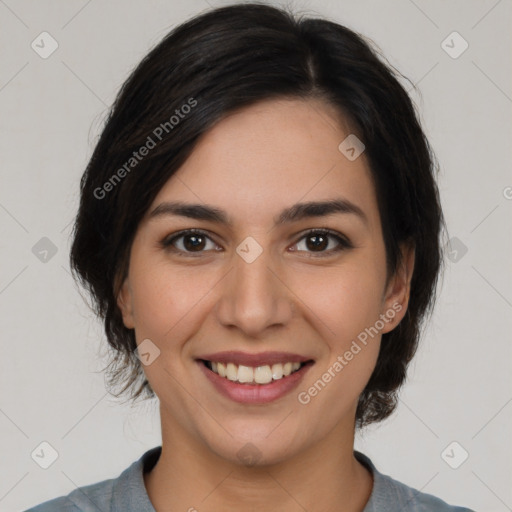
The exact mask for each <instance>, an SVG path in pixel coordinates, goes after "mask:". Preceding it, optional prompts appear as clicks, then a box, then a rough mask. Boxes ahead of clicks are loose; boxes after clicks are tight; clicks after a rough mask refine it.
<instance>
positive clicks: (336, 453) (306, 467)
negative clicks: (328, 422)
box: [144, 416, 373, 512]
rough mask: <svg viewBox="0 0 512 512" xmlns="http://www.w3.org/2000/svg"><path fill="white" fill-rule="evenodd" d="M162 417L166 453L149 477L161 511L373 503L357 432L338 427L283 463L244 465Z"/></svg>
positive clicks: (345, 507)
mask: <svg viewBox="0 0 512 512" xmlns="http://www.w3.org/2000/svg"><path fill="white" fill-rule="evenodd" d="M163 418H164V416H162V453H161V455H160V458H159V459H158V462H157V463H156V465H155V467H154V468H153V469H152V470H151V471H150V472H149V473H145V474H144V483H145V486H146V490H147V492H148V496H149V498H150V500H151V502H152V504H153V507H154V508H155V510H156V511H157V512H163V511H166V512H175V511H184V510H186V511H190V512H194V511H195V510H197V511H199V510H200V511H201V512H210V511H212V512H213V511H216V510H240V505H241V504H243V505H244V507H251V508H249V509H248V510H252V509H253V510H258V512H274V511H275V510H286V511H289V512H299V511H300V512H303V511H304V510H311V511H313V510H322V511H325V512H331V511H332V512H334V511H336V512H362V511H363V509H364V507H365V505H366V503H367V501H368V500H369V498H370V494H371V490H372V486H373V482H372V476H371V473H370V471H369V470H368V469H367V468H365V467H364V466H363V465H362V464H361V463H360V462H358V461H357V460H356V458H355V457H354V452H353V443H354V430H353V428H352V430H351V431H348V432H347V429H346V428H342V427H343V426H339V427H336V428H335V429H333V431H332V432H331V433H330V434H329V436H327V437H326V438H324V439H323V440H322V441H321V442H320V443H317V444H315V445H314V446H311V447H309V448H308V449H306V450H304V451H303V452H301V453H300V454H297V455H295V456H294V457H292V458H289V459H286V460H285V461H283V462H279V463H275V464H269V465H265V466H259V465H254V466H243V465H240V464H236V463H233V462H232V461H229V460H226V459H224V458H222V457H220V456H218V455H217V454H216V453H213V452H212V451H211V450H209V449H208V448H207V447H206V446H205V445H202V446H199V443H198V441H197V439H194V438H193V437H192V436H190V434H189V433H188V432H186V431H184V430H183V429H182V428H180V426H179V425H178V424H177V423H175V422H172V424H167V423H166V422H164V420H163Z"/></svg>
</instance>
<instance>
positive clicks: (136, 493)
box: [25, 446, 474, 512]
mask: <svg viewBox="0 0 512 512" xmlns="http://www.w3.org/2000/svg"><path fill="white" fill-rule="evenodd" d="M161 451H162V447H161V446H157V447H155V448H152V449H151V450H148V451H147V452H146V453H144V454H143V455H142V456H141V458H140V459H138V460H136V461H135V462H134V463H133V464H132V465H131V466H130V467H128V468H126V469H125V470H124V471H123V472H122V473H121V474H120V475H119V477H117V478H111V479H109V480H103V481H101V482H97V483H95V484H91V485H86V486H83V487H79V488H78V489H75V490H74V491H72V492H70V493H69V494H68V495H67V496H61V497H59V498H54V499H52V500H49V501H45V502H44V503H41V504H40V505H38V506H36V507H33V508H30V509H28V510H26V511H25V512H79V511H81V512H130V511H133V512H155V509H154V508H153V505H152V504H151V501H150V500H149V497H148V494H147V492H146V488H145V487H144V478H143V474H144V473H145V472H147V471H150V470H151V469H152V468H153V467H154V465H155V464H156V462H157V461H158V458H159V457H160V453H161ZM354 455H355V457H356V458H357V460H358V461H359V462H361V463H362V464H364V465H365V466H366V467H367V468H368V469H369V470H370V471H371V472H372V474H373V489H372V493H371V496H370V499H369V501H368V503H367V504H366V507H365V508H364V511H363V512H474V511H473V510H470V509H469V508H464V507H454V506H451V505H448V504H447V503H446V502H444V501H442V500H441V499H439V498H436V497H435V496H432V495H431V494H426V493H423V492H420V491H417V490H416V489H413V488H412V487H408V486H407V485H405V484H402V483H401V482H398V481H397V480H394V479H393V478H391V477H389V476H387V475H384V474H382V473H379V471H377V469H376V468H375V466H374V465H373V463H372V461H371V460H370V459H369V458H368V457H367V456H366V455H364V454H362V453H360V452H358V451H354ZM192 510H193V508H192Z"/></svg>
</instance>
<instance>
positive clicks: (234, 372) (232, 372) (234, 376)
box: [226, 363, 238, 380]
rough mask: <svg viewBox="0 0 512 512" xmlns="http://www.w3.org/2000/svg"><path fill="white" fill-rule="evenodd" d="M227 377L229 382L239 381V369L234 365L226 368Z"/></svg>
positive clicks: (229, 364) (230, 364) (231, 364)
mask: <svg viewBox="0 0 512 512" xmlns="http://www.w3.org/2000/svg"><path fill="white" fill-rule="evenodd" d="M226 377H227V378H228V379H229V380H238V368H237V367H236V366H235V365H234V364H233V363H228V365H227V366H226Z"/></svg>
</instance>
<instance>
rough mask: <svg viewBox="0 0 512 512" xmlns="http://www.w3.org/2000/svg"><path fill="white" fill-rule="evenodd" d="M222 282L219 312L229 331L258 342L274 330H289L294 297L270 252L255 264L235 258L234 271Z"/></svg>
mask: <svg viewBox="0 0 512 512" xmlns="http://www.w3.org/2000/svg"><path fill="white" fill-rule="evenodd" d="M222 282H223V284H222V287H223V288H222V290H221V296H220V298H219V301H218V304H217V307H216V312H217V318H218V320H219V322H220V323H221V324H222V325H223V326H225V327H230V328H238V329H239V330H240V331H242V332H243V333H244V334H245V335H246V336H247V337H253V338H257V337H261V336H263V335H264V333H265V331H266V330H268V329H269V328H271V327H272V328H278V326H281V327H283V326H286V325H287V324H288V322H289V321H290V319H291V318H292V316H293V310H294V308H293V293H292V292H291V291H290V289H289V288H288V287H287V286H286V282H285V279H284V276H283V273H282V272H280V271H279V264H278V263H277V264H276V263H275V262H272V261H271V257H270V254H269V251H268V250H265V249H264V250H263V252H262V253H261V254H260V255H259V256H258V257H257V258H256V259H255V260H254V261H252V262H248V261H246V260H245V259H244V258H243V257H241V256H240V255H239V254H238V253H237V254H235V255H234V257H233V267H232V268H231V270H230V271H229V272H228V275H227V276H226V277H225V279H223V280H222Z"/></svg>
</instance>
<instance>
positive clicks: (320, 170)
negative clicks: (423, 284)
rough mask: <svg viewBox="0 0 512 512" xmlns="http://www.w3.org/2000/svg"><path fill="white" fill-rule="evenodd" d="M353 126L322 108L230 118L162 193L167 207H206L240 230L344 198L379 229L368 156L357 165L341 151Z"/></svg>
mask: <svg viewBox="0 0 512 512" xmlns="http://www.w3.org/2000/svg"><path fill="white" fill-rule="evenodd" d="M350 134H351V131H350V126H349V124H348V122H346V120H345V119H343V117H341V115H340V114H339V113H338V112H337V111H335V110H334V108H333V107H331V106H329V105H328V104H326V103H324V102H322V101H320V100H300V99H296V100H295V99H293V100H292V99H290V100H283V99H279V100H267V101H264V102H261V103H258V104H255V105H252V106H249V107H246V108H244V109H241V110H239V111H237V112H236V113H233V114H230V115H229V116H227V117H226V118H224V119H222V120H221V121H220V122H218V123H217V124H216V125H215V126H214V127H213V128H212V129H210V130H209V131H208V132H206V133H205V134H203V136H202V137H201V139H200V140H199V142H198V144H197V145H196V147H195V149H194V151H193V152H192V153H191V155H190V156H189V158H188V159H187V160H186V162H185V163H184V164H183V165H182V166H181V167H180V169H178V171H177V172H176V173H175V174H174V175H173V176H172V177H171V178H170V179H169V180H168V182H167V183H166V184H165V185H164V187H163V188H162V189H161V190H160V191H159V193H158V195H157V197H156V198H155V200H154V202H153V205H152V207H151V208H150V211H151V210H152V209H153V208H154V207H156V206H157V205H158V204H159V203H161V202H163V201H173V200H174V201H176V200H179V201H183V202H193V203H196V204H197V203H207V204H209V205H215V206H218V207H220V208H222V209H224V210H226V211H227V212H228V213H229V216H230V219H232V220H233V223H237V222H239V223H247V222H248V221H249V220H250V221H254V222H256V223H259V222H263V223H268V224H271V223H272V222H273V221H274V219H275V214H276V212H280V211H281V210H282V209H283V208H285V207H287V206H290V205H292V204H295V203H298V202H308V201H316V200H329V199H338V198H340V197H341V198H345V199H346V200H348V201H350V202H352V203H354V204H356V205H358V206H359V207H360V208H361V209H362V210H363V211H364V212H365V214H366V216H367V217H368V218H369V220H370V223H374V222H378V212H377V204H376V197H375V192H374V187H373V181H372V178H371V174H370V170H369V167H368V165H367V159H366V157H365V154H364V152H363V153H362V154H361V156H359V157H358V158H356V159H355V160H353V161H351V160H350V159H349V158H347V156H345V154H344V153H342V151H340V149H339V146H340V143H342V141H344V140H345V139H346V137H347V136H349V135H350Z"/></svg>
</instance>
